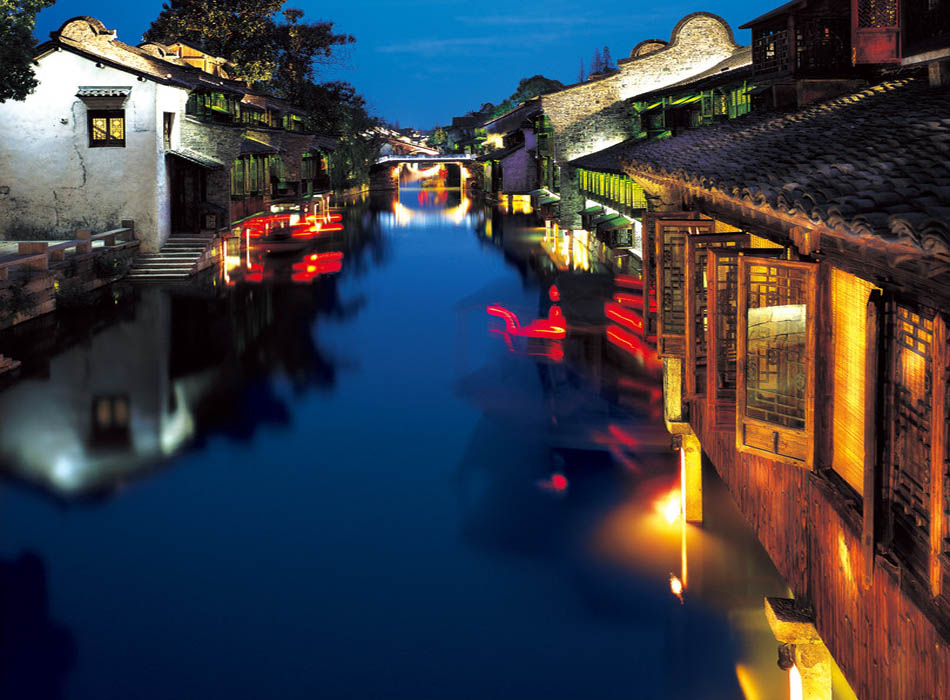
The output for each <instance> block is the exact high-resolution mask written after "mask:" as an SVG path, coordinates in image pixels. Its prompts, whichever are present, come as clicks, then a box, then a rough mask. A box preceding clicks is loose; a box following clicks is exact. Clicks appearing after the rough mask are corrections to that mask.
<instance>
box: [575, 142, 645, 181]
mask: <svg viewBox="0 0 950 700" xmlns="http://www.w3.org/2000/svg"><path fill="white" fill-rule="evenodd" d="M635 143H636V142H634V141H624V142H623V143H618V144H617V145H616V146H611V147H610V148H605V149H604V150H602V151H597V152H596V153H591V154H589V155H586V156H581V157H580V158H576V159H574V160H572V161H571V163H570V165H571V167H574V168H585V169H587V170H600V171H603V172H605V173H622V172H623V164H622V163H621V162H620V158H621V156H623V155H624V154H626V153H627V152H628V151H629V150H630V148H631V146H632V145H633V144H635Z"/></svg>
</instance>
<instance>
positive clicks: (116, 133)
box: [89, 109, 125, 148]
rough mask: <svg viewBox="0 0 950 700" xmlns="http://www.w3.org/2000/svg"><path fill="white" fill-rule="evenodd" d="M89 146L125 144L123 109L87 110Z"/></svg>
mask: <svg viewBox="0 0 950 700" xmlns="http://www.w3.org/2000/svg"><path fill="white" fill-rule="evenodd" d="M89 146H90V147H91V148H95V147H99V146H122V147H124V146H125V110H124V109H90V110H89Z"/></svg>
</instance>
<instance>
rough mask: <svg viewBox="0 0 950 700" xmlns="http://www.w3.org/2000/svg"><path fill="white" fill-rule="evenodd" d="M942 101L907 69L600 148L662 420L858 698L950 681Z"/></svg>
mask: <svg viewBox="0 0 950 700" xmlns="http://www.w3.org/2000/svg"><path fill="white" fill-rule="evenodd" d="M948 99H950V98H948V94H947V92H946V89H945V88H941V87H936V88H935V87H931V86H930V85H929V82H928V80H927V79H926V77H925V76H923V75H917V76H913V75H910V74H905V75H904V76H903V77H901V78H898V79H893V80H891V81H888V82H883V83H880V84H877V85H874V86H873V87H870V88H866V89H864V90H862V91H859V92H856V93H853V94H849V95H846V96H844V97H840V98H838V99H835V100H832V101H828V102H824V103H820V104H815V105H811V106H809V107H806V108H804V109H801V110H797V111H794V112H790V113H779V114H776V113H759V114H755V113H753V114H752V115H749V116H747V117H745V118H743V119H738V120H729V121H725V122H722V123H719V124H714V125H712V126H709V127H707V128H703V129H695V130H690V131H687V132H685V133H683V134H682V135H680V136H678V137H676V138H669V139H661V140H655V141H649V140H643V141H641V142H630V143H628V144H626V145H625V148H623V149H620V147H618V149H619V150H620V151H621V152H620V153H619V155H618V154H615V155H618V157H619V160H620V163H621V169H622V171H623V172H624V173H625V174H626V175H627V176H628V177H630V178H632V179H633V180H635V181H636V182H637V183H638V184H639V185H640V186H642V187H643V189H644V190H645V192H646V195H647V199H648V200H649V202H650V211H649V212H648V213H647V214H646V215H645V216H644V219H643V221H644V226H645V232H647V233H648V234H649V235H648V236H647V235H645V238H650V239H652V248H653V257H652V258H651V257H649V256H645V264H644V278H645V280H653V281H654V284H653V285H652V286H653V288H654V289H655V294H656V304H657V319H656V321H657V334H658V338H657V348H658V351H659V354H660V355H661V357H663V358H664V365H665V367H664V372H665V375H666V376H665V386H666V388H667V396H666V401H667V410H668V414H667V419H668V421H669V424H670V426H671V429H674V430H675V431H676V432H681V433H684V434H687V435H690V436H695V439H696V440H698V443H699V444H700V445H701V447H702V450H703V452H704V454H705V455H706V456H707V457H708V458H709V460H710V461H711V462H712V464H713V465H714V466H715V468H716V470H717V471H718V472H719V474H720V475H721V476H722V478H723V480H724V481H725V482H726V483H727V484H728V485H729V487H730V490H731V491H732V493H733V495H734V497H735V498H736V501H737V503H738V504H739V506H740V509H741V510H742V511H743V513H744V514H745V516H746V518H747V519H748V520H749V522H750V523H751V524H752V525H753V527H754V528H755V530H756V532H757V534H758V536H759V538H760V540H761V541H762V542H763V544H764V545H765V547H766V549H767V551H768V552H769V554H770V556H771V558H772V560H773V561H774V562H775V564H776V566H777V567H778V569H779V571H780V572H781V573H782V574H783V576H784V577H785V578H786V579H787V581H788V583H789V585H790V586H791V588H792V590H793V591H794V593H795V596H796V597H797V598H800V599H802V600H803V601H807V603H809V604H810V605H811V606H812V607H813V610H814V613H815V624H816V627H817V629H818V631H819V633H820V634H821V637H822V638H823V640H824V642H825V644H826V645H827V646H828V648H829V649H830V651H831V653H832V655H833V657H834V658H835V660H836V661H837V663H838V664H839V665H840V667H841V669H842V670H843V671H844V673H845V675H846V677H847V678H848V680H849V681H850V683H851V684H852V687H853V688H854V690H855V691H856V693H857V695H858V696H859V697H861V698H867V699H869V700H888V699H891V698H893V699H894V700H897V699H903V698H944V697H950V647H948V644H950V382H948V365H950V336H948V330H947V324H948V322H950V319H948V317H947V315H946V309H947V308H950V166H948V159H947V157H946V154H947V152H948V149H950V145H948V144H950V113H948V111H947V104H948ZM643 287H644V292H643V293H644V295H646V296H645V298H644V303H643V308H645V309H649V303H648V302H649V293H650V287H651V285H650V284H644V285H643ZM674 394H675V395H674ZM677 426H678V427H677Z"/></svg>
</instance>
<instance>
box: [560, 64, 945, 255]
mask: <svg viewBox="0 0 950 700" xmlns="http://www.w3.org/2000/svg"><path fill="white" fill-rule="evenodd" d="M589 159H596V160H603V161H604V162H609V163H618V162H619V163H620V164H621V165H622V166H623V168H624V170H625V171H626V172H628V173H631V174H636V173H640V174H642V175H645V176H650V175H653V176H656V177H663V178H671V179H674V180H678V181H681V182H683V183H685V184H689V185H693V186H696V187H701V188H703V189H706V190H710V191H718V192H719V193H721V194H724V195H726V196H728V197H731V198H733V199H736V200H742V201H744V202H746V203H749V204H752V205H757V206H761V207H771V208H772V209H773V210H775V211H776V212H782V213H786V214H789V215H802V216H805V217H807V218H809V219H810V220H811V221H812V222H814V223H816V224H817V223H822V224H824V225H825V226H826V227H828V228H829V229H831V230H833V231H836V232H838V233H841V234H843V235H848V236H854V237H859V238H863V237H876V238H879V239H884V240H885V241H892V242H895V243H903V244H910V245H912V246H914V247H916V248H917V249H919V250H920V251H922V252H927V253H930V254H947V253H948V252H950V95H948V93H947V91H946V90H945V89H931V88H929V87H928V86H927V84H926V82H924V81H921V80H916V79H900V80H893V81H891V82H886V83H882V84H880V85H876V86H874V87H871V88H868V89H865V90H862V91H861V92H857V93H854V94H851V95H847V96H845V97H841V98H838V99H835V100H831V101H828V102H824V103H821V104H816V105H810V106H808V107H805V108H803V109H801V110H798V111H796V112H791V113H783V114H775V113H765V114H754V113H753V114H751V115H747V116H745V117H742V118H739V119H735V120H731V121H727V122H722V123H720V124H716V125H713V126H708V127H703V128H699V129H695V130H691V131H688V132H686V133H684V134H682V135H680V136H676V137H674V138H671V139H665V140H661V141H652V142H639V143H637V142H627V143H625V144H621V146H618V147H614V148H613V149H607V151H602V152H600V153H597V154H593V155H592V156H588V157H587V158H581V159H578V160H577V161H574V162H573V163H572V164H573V165H577V164H579V163H581V162H582V161H588V160H589Z"/></svg>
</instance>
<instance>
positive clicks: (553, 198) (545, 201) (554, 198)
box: [538, 195, 561, 204]
mask: <svg viewBox="0 0 950 700" xmlns="http://www.w3.org/2000/svg"><path fill="white" fill-rule="evenodd" d="M560 201H561V198H560V197H558V196H557V195H553V196H551V197H545V198H544V199H542V200H541V201H540V202H538V203H539V204H555V203H557V202H560Z"/></svg>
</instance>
